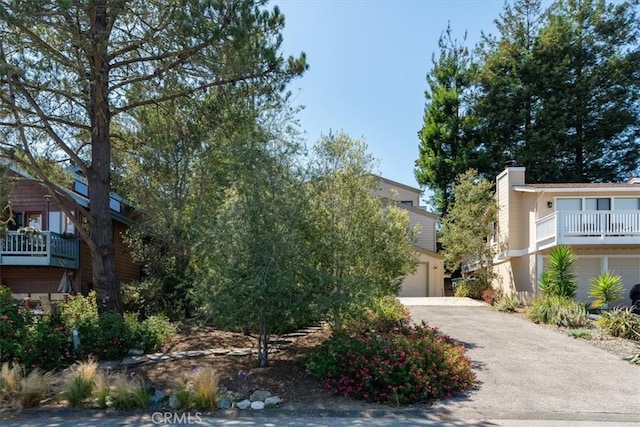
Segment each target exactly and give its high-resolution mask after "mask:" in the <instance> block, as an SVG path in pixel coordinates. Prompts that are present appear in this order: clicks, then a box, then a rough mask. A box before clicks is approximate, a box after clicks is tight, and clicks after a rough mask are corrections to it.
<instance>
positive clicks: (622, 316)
mask: <svg viewBox="0 0 640 427" xmlns="http://www.w3.org/2000/svg"><path fill="white" fill-rule="evenodd" d="M597 323H598V326H599V327H600V328H601V329H602V330H604V331H605V332H606V333H608V334H609V335H611V336H614V337H620V338H626V339H632V340H640V319H638V318H637V317H636V316H635V315H634V314H633V312H632V311H631V309H629V308H614V309H613V310H610V311H603V312H602V313H600V317H599V318H598V320H597Z"/></svg>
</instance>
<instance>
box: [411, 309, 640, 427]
mask: <svg viewBox="0 0 640 427" xmlns="http://www.w3.org/2000/svg"><path fill="white" fill-rule="evenodd" d="M401 300H402V302H403V303H404V304H405V305H407V306H409V308H410V311H411V317H412V320H413V321H414V322H420V321H422V320H424V321H426V322H427V323H428V324H429V325H431V326H435V327H437V328H438V329H440V330H441V331H442V332H444V333H446V334H447V335H449V336H451V337H453V338H455V339H457V340H458V341H461V342H462V343H463V344H464V345H465V346H466V347H467V349H468V350H467V352H468V356H469V358H470V359H471V360H472V362H473V365H474V367H475V369H476V372H477V375H478V380H479V384H478V387H477V389H476V390H474V391H472V392H470V393H469V395H468V396H464V397H458V398H455V399H451V400H449V401H446V402H443V403H440V404H438V405H437V406H436V407H435V408H434V410H435V411H436V412H437V413H438V415H439V416H440V417H442V418H443V419H452V420H455V419H458V420H474V419H475V420H487V419H494V420H495V419H509V420H527V419H528V420H574V421H609V422H613V423H616V422H627V423H628V422H637V423H638V425H640V367H639V366H634V365H631V364H629V363H628V362H627V361H624V360H621V359H620V358H619V357H617V356H615V355H613V354H611V353H608V352H606V351H604V350H601V349H599V348H596V347H594V346H592V345H590V344H589V343H587V342H584V341H582V340H579V339H574V338H571V337H569V336H566V335H564V334H562V333H558V332H557V331H554V330H550V329H547V328H545V327H542V326H539V325H536V324H534V323H531V322H529V321H527V320H525V319H521V318H518V317H516V316H513V315H509V314H505V313H500V312H497V311H494V310H491V309H490V308H489V307H488V306H486V305H484V304H483V303H478V302H476V301H470V300H469V301H468V303H464V302H463V301H453V300H451V301H447V300H449V299H448V298H436V299H428V298H416V299H412V298H406V299H401Z"/></svg>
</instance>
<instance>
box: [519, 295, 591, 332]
mask: <svg viewBox="0 0 640 427" xmlns="http://www.w3.org/2000/svg"><path fill="white" fill-rule="evenodd" d="M527 317H528V318H529V319H530V320H532V321H533V322H535V323H545V324H552V325H557V326H565V327H570V328H577V327H581V326H584V325H585V324H586V323H587V320H588V319H589V314H588V312H587V309H586V307H585V306H584V304H579V303H577V302H575V301H573V300H570V299H568V298H564V297H560V296H557V295H543V296H540V297H536V298H535V299H534V300H533V302H532V304H531V306H530V307H529V309H528V310H527Z"/></svg>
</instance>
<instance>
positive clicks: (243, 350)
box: [227, 348, 251, 356]
mask: <svg viewBox="0 0 640 427" xmlns="http://www.w3.org/2000/svg"><path fill="white" fill-rule="evenodd" d="M250 355H251V349H250V348H240V349H235V350H231V351H230V352H229V353H227V356H250Z"/></svg>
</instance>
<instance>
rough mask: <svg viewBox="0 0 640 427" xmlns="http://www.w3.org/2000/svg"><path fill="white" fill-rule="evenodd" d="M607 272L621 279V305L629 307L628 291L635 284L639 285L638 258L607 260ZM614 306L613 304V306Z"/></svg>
mask: <svg viewBox="0 0 640 427" xmlns="http://www.w3.org/2000/svg"><path fill="white" fill-rule="evenodd" d="M609 270H611V271H612V272H613V273H615V274H616V275H618V276H620V277H621V278H622V283H623V285H624V299H623V300H622V301H621V302H620V304H623V305H631V300H630V299H629V291H631V287H632V286H633V285H635V284H636V283H640V258H614V257H611V258H609ZM614 305H615V304H614Z"/></svg>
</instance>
